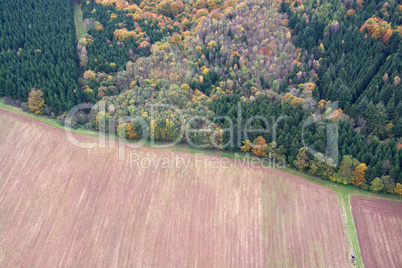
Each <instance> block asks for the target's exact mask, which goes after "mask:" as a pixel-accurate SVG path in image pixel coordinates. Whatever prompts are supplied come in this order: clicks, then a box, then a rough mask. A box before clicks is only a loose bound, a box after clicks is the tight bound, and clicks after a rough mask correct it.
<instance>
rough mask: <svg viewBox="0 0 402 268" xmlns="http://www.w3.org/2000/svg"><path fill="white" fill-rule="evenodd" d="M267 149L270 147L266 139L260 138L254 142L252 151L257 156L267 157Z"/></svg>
mask: <svg viewBox="0 0 402 268" xmlns="http://www.w3.org/2000/svg"><path fill="white" fill-rule="evenodd" d="M267 147H268V145H267V143H266V142H265V139H264V138H263V137H261V136H258V138H256V139H255V140H254V147H253V149H252V150H251V151H252V152H253V154H255V155H257V156H262V157H265V156H266V155H267Z"/></svg>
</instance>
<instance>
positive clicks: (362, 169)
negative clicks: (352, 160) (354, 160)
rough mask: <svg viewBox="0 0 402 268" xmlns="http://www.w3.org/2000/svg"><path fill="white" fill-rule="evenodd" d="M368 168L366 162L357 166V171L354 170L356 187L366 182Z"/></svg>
mask: <svg viewBox="0 0 402 268" xmlns="http://www.w3.org/2000/svg"><path fill="white" fill-rule="evenodd" d="M366 169H367V165H366V164H365V163H362V164H360V165H358V166H357V167H356V168H355V171H354V172H353V176H354V178H353V185H354V186H356V187H359V186H361V185H362V184H363V183H365V182H366V178H365V175H366Z"/></svg>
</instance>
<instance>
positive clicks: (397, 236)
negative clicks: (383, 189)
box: [351, 196, 402, 268]
mask: <svg viewBox="0 0 402 268" xmlns="http://www.w3.org/2000/svg"><path fill="white" fill-rule="evenodd" d="M351 206H352V213H353V218H354V220H355V224H356V229H357V236H358V239H359V245H360V249H361V253H362V258H363V263H364V266H365V267H368V268H369V267H395V268H397V267H402V255H401V250H402V203H400V202H393V201H386V200H380V199H373V198H366V197H360V196H353V197H352V198H351Z"/></svg>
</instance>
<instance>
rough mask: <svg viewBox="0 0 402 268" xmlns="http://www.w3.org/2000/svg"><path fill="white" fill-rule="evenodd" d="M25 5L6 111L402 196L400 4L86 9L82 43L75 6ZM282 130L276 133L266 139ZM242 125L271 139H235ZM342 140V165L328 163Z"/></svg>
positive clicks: (4, 53)
mask: <svg viewBox="0 0 402 268" xmlns="http://www.w3.org/2000/svg"><path fill="white" fill-rule="evenodd" d="M14 2H15V4H13V6H12V5H11V4H8V3H5V2H4V1H3V2H2V3H0V7H1V9H2V10H4V12H3V14H2V15H1V16H0V18H1V24H0V27H1V28H0V29H1V33H2V34H1V36H0V51H1V53H0V62H1V65H0V96H2V97H5V98H4V99H3V101H5V102H6V101H7V102H9V103H11V104H16V105H22V106H24V105H25V107H26V109H28V110H31V111H32V112H35V113H44V114H46V115H50V116H53V117H55V118H57V119H58V120H59V122H60V123H63V122H64V119H65V118H66V112H68V111H69V109H71V107H73V106H74V105H76V104H78V103H83V102H85V103H92V104H93V108H92V109H91V111H90V113H84V112H80V113H78V114H77V115H75V116H74V117H73V126H74V127H80V126H81V127H83V126H85V127H86V128H91V129H97V130H105V131H110V132H117V133H118V134H119V135H120V136H122V137H125V138H129V139H138V138H140V137H142V136H144V135H147V136H148V137H150V138H153V139H155V140H160V141H174V140H177V139H179V140H180V141H181V142H186V139H185V136H186V135H187V134H188V135H187V136H188V140H187V142H191V143H192V144H195V145H199V146H201V147H210V148H212V147H218V148H219V149H220V150H229V151H243V152H250V153H253V154H255V155H257V156H261V157H275V158H278V157H280V158H284V159H285V160H286V163H287V165H288V166H290V167H293V168H297V169H299V170H301V171H304V172H308V173H309V174H311V175H314V176H317V177H320V178H323V179H326V180H331V181H333V182H335V183H342V184H353V185H355V186H356V187H360V188H362V189H364V190H371V191H373V192H385V193H392V194H401V195H402V185H401V184H402V170H401V166H402V150H401V148H402V138H401V136H402V118H401V114H402V83H401V77H402V46H401V44H402V5H401V4H399V3H398V2H397V1H395V0H389V1H385V0H365V1H363V0H356V1H355V0H344V1H341V0H309V1H307V0H306V1H303V0H297V1H294V0H284V1H279V0H278V1H270V0H239V1H237V0H227V1H222V0H196V1H194V0H189V1H173V0H162V1H160V0H156V1H153V0H151V1H149V0H148V1H136V0H134V1H133V0H129V1H125V0H82V1H81V8H82V10H83V15H84V22H83V23H84V25H83V26H84V29H85V31H86V33H85V34H84V35H83V36H81V37H80V38H79V40H77V38H76V35H75V26H74V16H73V8H72V2H69V1H59V0H57V5H53V4H50V2H52V3H53V2H54V1H50V0H40V1H28V2H27V1H14ZM39 3H40V4H39ZM16 6H17V8H16ZM21 12H23V13H25V14H27V16H25V17H23V16H20V15H19V14H20V13H21ZM39 18H40V19H39ZM20 25H21V26H20ZM3 33H6V34H3ZM11 33H13V34H11ZM155 105H159V108H157V109H156V110H155V111H153V110H152V107H155ZM161 105H171V106H170V107H176V108H175V109H173V108H169V107H168V108H166V106H165V107H162V106H161ZM239 105H240V106H241V108H242V112H241V114H239V113H238V107H239ZM135 116H138V117H140V118H142V121H141V120H138V119H136V120H134V119H133V118H134V117H135ZM255 116H260V117H262V118H260V119H256V120H253V121H252V122H251V124H250V125H249V126H246V125H245V124H246V122H247V120H248V119H250V118H252V117H255ZM281 116H283V119H282V120H278V121H277V127H276V130H275V133H273V130H272V129H270V130H269V131H266V130H265V129H267V128H268V126H267V125H266V123H265V122H266V121H268V122H273V120H274V121H275V120H277V119H278V118H280V117H281ZM311 117H314V120H315V121H314V122H315V123H314V124H311V125H310V126H309V127H307V128H305V129H304V128H303V125H304V123H305V122H306V120H308V118H311ZM182 120H184V122H185V124H184V126H185V127H183V122H182ZM141 122H146V126H147V128H146V129H144V128H143V126H142V125H141ZM231 122H232V123H233V126H232V127H233V128H234V129H238V128H241V129H244V128H247V127H250V128H252V129H261V132H253V133H250V134H249V136H248V137H246V136H244V135H243V133H241V132H240V133H237V132H236V133H234V136H233V135H232V133H230V132H229V131H227V129H228V128H229V127H230V123H231ZM332 123H336V124H337V127H338V137H335V136H331V133H330V134H328V133H329V132H330V131H329V130H328V126H329V125H331V124H332ZM190 129H191V131H190ZM194 130H195V131H194ZM145 132H146V133H145ZM273 137H275V138H273ZM334 138H337V140H338V150H337V152H336V154H335V155H337V158H338V159H325V157H326V155H324V152H326V151H331V150H332V151H333V150H335V148H329V147H331V146H329V147H328V146H327V144H332V143H331V139H334ZM232 140H235V141H241V142H240V143H239V142H231V141H232ZM216 145H217V146H216ZM307 147H308V148H311V149H313V150H315V151H316V152H321V153H316V155H313V154H312V152H311V150H310V151H309V150H308V149H307ZM317 154H318V155H317ZM332 155H333V154H332ZM320 159H321V160H323V159H325V161H320ZM331 163H338V165H337V166H336V165H332V164H331Z"/></svg>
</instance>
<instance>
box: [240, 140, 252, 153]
mask: <svg viewBox="0 0 402 268" xmlns="http://www.w3.org/2000/svg"><path fill="white" fill-rule="evenodd" d="M251 147H252V144H251V142H250V141H249V140H246V141H243V146H241V147H240V150H241V151H242V152H245V153H247V152H250V150H251Z"/></svg>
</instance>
